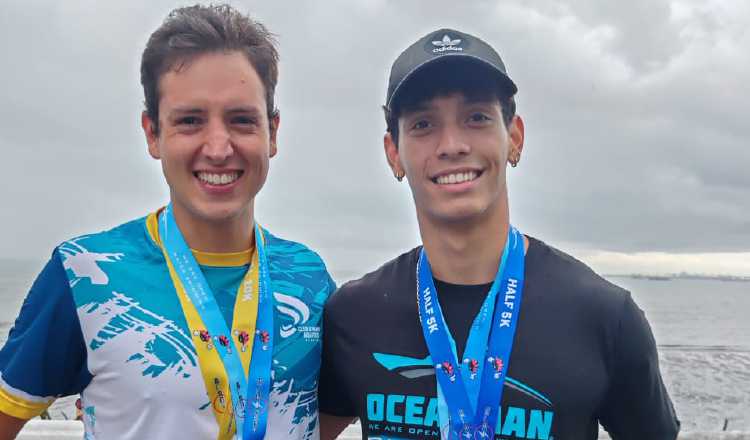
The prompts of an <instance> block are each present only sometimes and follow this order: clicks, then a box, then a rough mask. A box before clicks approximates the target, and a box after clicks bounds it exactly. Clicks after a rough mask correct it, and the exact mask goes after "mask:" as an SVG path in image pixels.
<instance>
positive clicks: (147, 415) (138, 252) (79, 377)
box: [0, 214, 335, 440]
mask: <svg viewBox="0 0 750 440" xmlns="http://www.w3.org/2000/svg"><path fill="white" fill-rule="evenodd" d="M265 235H266V249H267V251H266V252H267V254H268V260H269V266H270V273H271V281H272V292H273V297H274V301H275V304H274V310H275V315H274V323H275V331H276V334H275V338H274V341H275V343H274V351H273V385H272V389H271V394H270V402H269V404H270V408H269V418H268V428H267V433H266V438H267V439H317V438H318V423H317V414H318V401H317V381H318V371H319V368H320V354H321V343H320V341H321V328H320V326H321V318H322V310H323V304H324V303H325V301H326V299H327V298H328V295H329V294H330V293H331V292H332V291H333V290H334V288H335V285H334V282H333V280H332V279H331V277H330V276H329V275H328V272H327V271H326V268H325V265H324V264H323V261H322V260H321V259H320V257H319V256H318V255H317V254H315V253H314V252H312V251H311V250H309V249H308V248H306V247H305V246H303V245H301V244H299V243H295V242H291V241H286V240H283V239H280V238H278V237H275V236H273V235H272V234H270V233H268V232H267V231H266V234H265ZM157 242H158V228H157V223H156V214H151V215H149V216H148V217H144V218H141V219H138V220H134V221H132V222H129V223H126V224H123V225H121V226H118V227H116V228H114V229H112V230H109V231H106V232H102V233H98V234H94V235H86V236H82V237H78V238H76V239H73V240H70V241H67V242H65V243H63V244H61V245H60V246H58V247H57V248H56V249H55V251H54V252H53V253H52V258H51V259H50V261H49V262H48V263H47V266H46V267H45V268H44V270H43V271H42V273H41V274H40V275H39V277H38V278H37V280H36V281H35V282H34V285H33V286H32V288H31V291H30V292H29V295H28V297H27V298H26V301H25V302H24V304H23V306H22V308H21V312H20V315H19V317H18V319H17V320H16V323H15V326H14V327H13V329H11V331H10V334H9V337H8V341H7V343H6V345H5V346H4V347H3V348H2V350H1V351H0V411H2V412H4V413H6V414H9V415H11V416H14V417H18V418H22V419H29V418H32V417H34V416H36V415H38V414H40V413H41V412H42V411H43V410H44V409H45V408H47V407H48V406H49V405H50V404H51V402H52V401H53V400H54V399H55V398H56V397H60V396H66V395H71V394H77V393H81V397H82V403H83V413H84V425H85V430H86V439H115V438H117V439H138V440H141V439H162V438H170V437H171V436H172V435H174V434H175V433H177V432H179V433H180V436H181V437H182V438H195V439H211V438H216V437H217V436H218V424H217V422H216V419H215V416H214V414H213V412H212V403H211V402H210V401H209V400H210V399H209V398H208V394H207V392H206V389H205V385H204V382H203V378H202V376H201V371H200V367H199V364H198V359H197V357H196V351H195V347H194V346H193V343H192V341H191V337H190V333H189V330H188V325H187V322H186V321H185V318H184V315H183V312H182V309H181V307H180V302H179V299H178V297H177V294H176V292H175V290H174V286H173V285H172V281H171V279H170V277H169V272H168V270H167V265H166V264H165V261H164V257H163V255H162V252H161V250H160V249H159V247H158V245H157ZM194 255H195V257H196V260H197V261H198V263H199V264H200V265H201V268H202V271H203V273H204V274H205V276H206V278H207V280H208V282H209V284H210V285H211V287H212V290H213V291H214V292H215V295H216V299H217V302H218V303H219V306H220V308H221V310H222V313H223V314H224V317H225V319H226V320H227V323H228V324H229V326H230V328H231V320H232V310H233V307H234V302H235V295H236V292H237V287H238V286H239V283H240V281H241V280H242V278H243V276H244V274H245V272H246V270H247V268H248V265H249V263H250V256H251V253H250V252H249V251H248V252H242V253H235V254H208V253H201V252H194Z"/></svg>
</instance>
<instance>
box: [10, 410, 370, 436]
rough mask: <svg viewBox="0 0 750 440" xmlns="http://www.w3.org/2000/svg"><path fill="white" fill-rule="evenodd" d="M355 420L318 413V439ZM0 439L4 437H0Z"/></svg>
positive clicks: (341, 429)
mask: <svg viewBox="0 0 750 440" xmlns="http://www.w3.org/2000/svg"><path fill="white" fill-rule="evenodd" d="M356 420H357V418H356V417H340V416H332V415H330V414H324V413H320V440H333V439H335V438H336V437H338V436H339V434H341V433H342V432H344V430H345V429H346V427H347V426H349V425H351V424H352V423H354V422H355V421H356ZM0 440H4V439H2V438H0Z"/></svg>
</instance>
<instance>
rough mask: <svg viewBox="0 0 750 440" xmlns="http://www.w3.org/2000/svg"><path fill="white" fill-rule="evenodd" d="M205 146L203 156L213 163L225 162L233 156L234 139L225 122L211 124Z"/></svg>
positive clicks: (218, 121)
mask: <svg viewBox="0 0 750 440" xmlns="http://www.w3.org/2000/svg"><path fill="white" fill-rule="evenodd" d="M207 128H208V129H207V131H206V138H205V141H204V144H203V149H202V151H203V154H204V155H205V156H206V157H207V158H208V159H209V160H211V161H212V162H223V161H225V160H226V159H227V158H228V157H229V156H231V155H232V153H233V152H234V149H233V148H232V139H231V136H230V134H229V130H228V129H227V126H226V124H224V121H220V120H215V121H213V122H211V123H210V124H209V126H208V127H207Z"/></svg>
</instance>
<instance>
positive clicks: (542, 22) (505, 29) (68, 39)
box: [0, 0, 750, 276]
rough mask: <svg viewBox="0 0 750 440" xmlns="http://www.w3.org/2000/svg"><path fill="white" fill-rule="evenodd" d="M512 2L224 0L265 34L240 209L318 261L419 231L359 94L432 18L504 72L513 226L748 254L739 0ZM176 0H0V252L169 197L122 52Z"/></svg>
mask: <svg viewBox="0 0 750 440" xmlns="http://www.w3.org/2000/svg"><path fill="white" fill-rule="evenodd" d="M526 3H527V2H521V1H505V0H504V1H474V2H456V1H431V2H426V1H411V2H410V1H403V0H399V1H396V0H393V1H387V0H359V1H354V0H336V1H294V2H291V1H286V2H283V1H263V2H261V1H244V2H233V4H234V5H236V6H238V7H239V8H240V9H242V10H245V11H250V12H251V14H253V15H254V16H255V17H256V18H258V19H259V20H260V21H262V22H263V23H265V24H266V25H267V26H268V27H269V28H270V29H271V30H272V31H273V32H275V33H276V34H277V35H278V40H279V46H280V53H281V67H280V68H281V77H280V81H279V86H278V89H277V96H278V97H277V99H278V106H279V108H280V110H281V115H282V123H281V130H280V134H279V136H280V139H279V154H278V156H277V157H275V158H274V159H272V162H271V171H270V175H269V180H268V182H267V184H266V186H265V188H264V189H263V191H262V194H261V196H260V197H259V200H258V206H257V217H258V219H259V220H260V221H261V223H263V224H264V225H266V226H267V227H269V228H270V229H271V230H272V231H274V232H275V233H277V234H279V235H282V236H284V237H287V238H291V239H295V240H298V241H302V242H304V243H306V244H308V245H310V246H311V247H313V248H315V249H316V250H318V251H319V252H320V253H321V254H322V255H323V257H324V258H325V259H326V261H327V262H328V264H329V266H330V267H332V268H333V269H334V270H335V271H337V272H338V273H339V274H349V273H352V274H358V273H362V272H363V271H365V270H367V269H372V268H374V267H376V266H377V265H379V264H380V263H382V262H383V261H385V260H387V259H390V258H392V257H393V256H395V255H397V254H398V253H400V252H402V251H404V250H406V249H409V248H410V247H412V246H414V245H415V244H417V243H418V235H417V228H416V221H415V215H414V211H413V207H412V203H411V195H410V193H409V191H408V186H407V184H406V183H405V182H404V183H402V184H399V183H397V182H396V181H395V180H394V179H393V177H392V175H391V173H390V170H389V169H388V167H387V166H386V162H385V159H384V156H383V152H382V134H383V130H384V122H383V118H382V113H381V111H380V105H381V104H382V103H383V101H384V96H385V88H386V80H387V76H388V72H389V69H390V64H391V62H392V61H393V59H394V58H395V57H396V56H397V55H398V53H400V51H401V50H403V49H404V48H405V47H406V46H407V45H408V44H410V43H411V42H412V41H414V40H416V39H417V38H419V37H421V36H422V35H424V34H426V33H428V32H430V31H432V30H434V29H437V28H439V27H453V28H458V29H460V30H463V31H466V32H469V33H473V34H475V35H477V36H480V37H481V38H483V39H485V40H486V41H487V42H489V43H490V44H492V45H493V46H495V47H496V48H497V49H498V51H499V52H500V54H501V56H502V57H503V59H504V60H505V61H506V65H507V66H508V69H509V72H510V75H511V77H512V78H513V79H514V81H515V82H516V83H517V84H518V87H519V94H518V96H517V101H518V112H519V114H521V115H522V116H523V118H524V120H525V123H526V134H527V138H526V144H525V148H524V156H523V159H522V161H521V164H520V166H519V167H518V168H516V169H513V170H510V171H509V174H510V181H509V187H510V198H511V219H512V222H513V223H514V224H515V225H516V226H518V227H519V228H520V229H521V230H522V231H524V232H526V233H528V234H530V235H533V236H536V237H538V238H541V239H542V240H544V241H546V242H548V243H550V244H552V245H554V246H556V247H560V248H562V249H564V250H565V251H567V252H570V253H573V254H574V255H576V256H578V257H580V258H582V259H584V261H586V262H588V263H590V264H592V265H593V266H594V267H595V268H596V269H598V270H600V271H603V272H606V273H626V272H633V271H639V272H648V273H657V272H673V271H680V270H688V271H693V272H713V273H716V272H722V273H737V274H746V275H750V145H749V144H750V142H749V141H748V139H750V86H748V80H749V79H750V31H749V30H748V29H750V2H747V1H745V0H734V1H724V0H695V1H692V0H675V1H672V2H666V1H655V0H632V1H629V2H615V1H604V2H603V1H600V0H586V1H581V0H575V1H573V0H571V1H555V0H545V1H536V2H528V3H533V6H529V5H526ZM186 4H190V3H184V2H164V1H162V2H154V1H145V0H133V1H127V2H126V1H120V2H101V1H94V0H85V1H84V0H81V1H65V2H60V1H50V0H39V1H34V2H26V1H23V0H10V1H8V0H5V1H4V2H3V8H2V13H1V14H0V48H1V49H0V50H2V60H3V61H2V69H0V83H1V84H2V87H0V102H2V107H1V108H0V111H1V112H2V118H0V157H1V158H2V159H1V160H2V163H3V167H2V168H3V172H4V175H5V178H4V179H3V180H4V183H3V185H2V186H0V200H2V207H1V208H0V256H2V257H7V258H13V257H17V258H28V259H35V260H40V259H42V258H46V257H47V256H48V255H49V253H50V252H51V250H52V248H53V247H54V246H55V245H56V244H57V243H59V242H60V241H62V240H64V239H66V238H69V237H72V236H75V235H78V234H82V233H86V232H93V231H98V230H102V229H106V228H108V227H111V226H114V225H117V224H119V223H122V222H124V221H126V220H129V219H131V218H135V217H137V216H141V215H144V214H146V213H147V212H149V211H151V210H153V209H155V208H157V207H158V206H160V205H162V204H164V203H165V202H166V201H167V200H168V192H167V187H166V184H165V183H164V181H163V177H162V175H161V171H160V168H159V165H158V163H157V162H155V161H153V160H152V159H151V158H150V157H149V156H148V155H147V152H146V144H145V141H144V138H143V135H142V133H141V130H140V124H139V118H140V112H141V110H142V101H143V92H142V89H141V88H140V83H139V75H138V72H139V60H140V54H141V51H142V50H143V47H144V45H145V42H146V40H147V38H148V35H149V34H150V32H152V31H153V30H154V29H155V28H156V27H157V26H158V25H159V24H160V23H161V21H162V20H163V18H164V17H165V16H166V14H167V13H168V11H169V10H170V9H172V8H173V7H175V6H179V5H186ZM341 276H346V275H341Z"/></svg>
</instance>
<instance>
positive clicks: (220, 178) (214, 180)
mask: <svg viewBox="0 0 750 440" xmlns="http://www.w3.org/2000/svg"><path fill="white" fill-rule="evenodd" d="M239 177H240V173H239V172H237V171H235V172H232V173H221V174H219V173H207V172H204V171H201V172H199V173H198V179H200V180H201V181H203V182H205V183H208V184H211V185H227V184H229V183H232V182H234V181H235V180H237V179H238V178H239Z"/></svg>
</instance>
